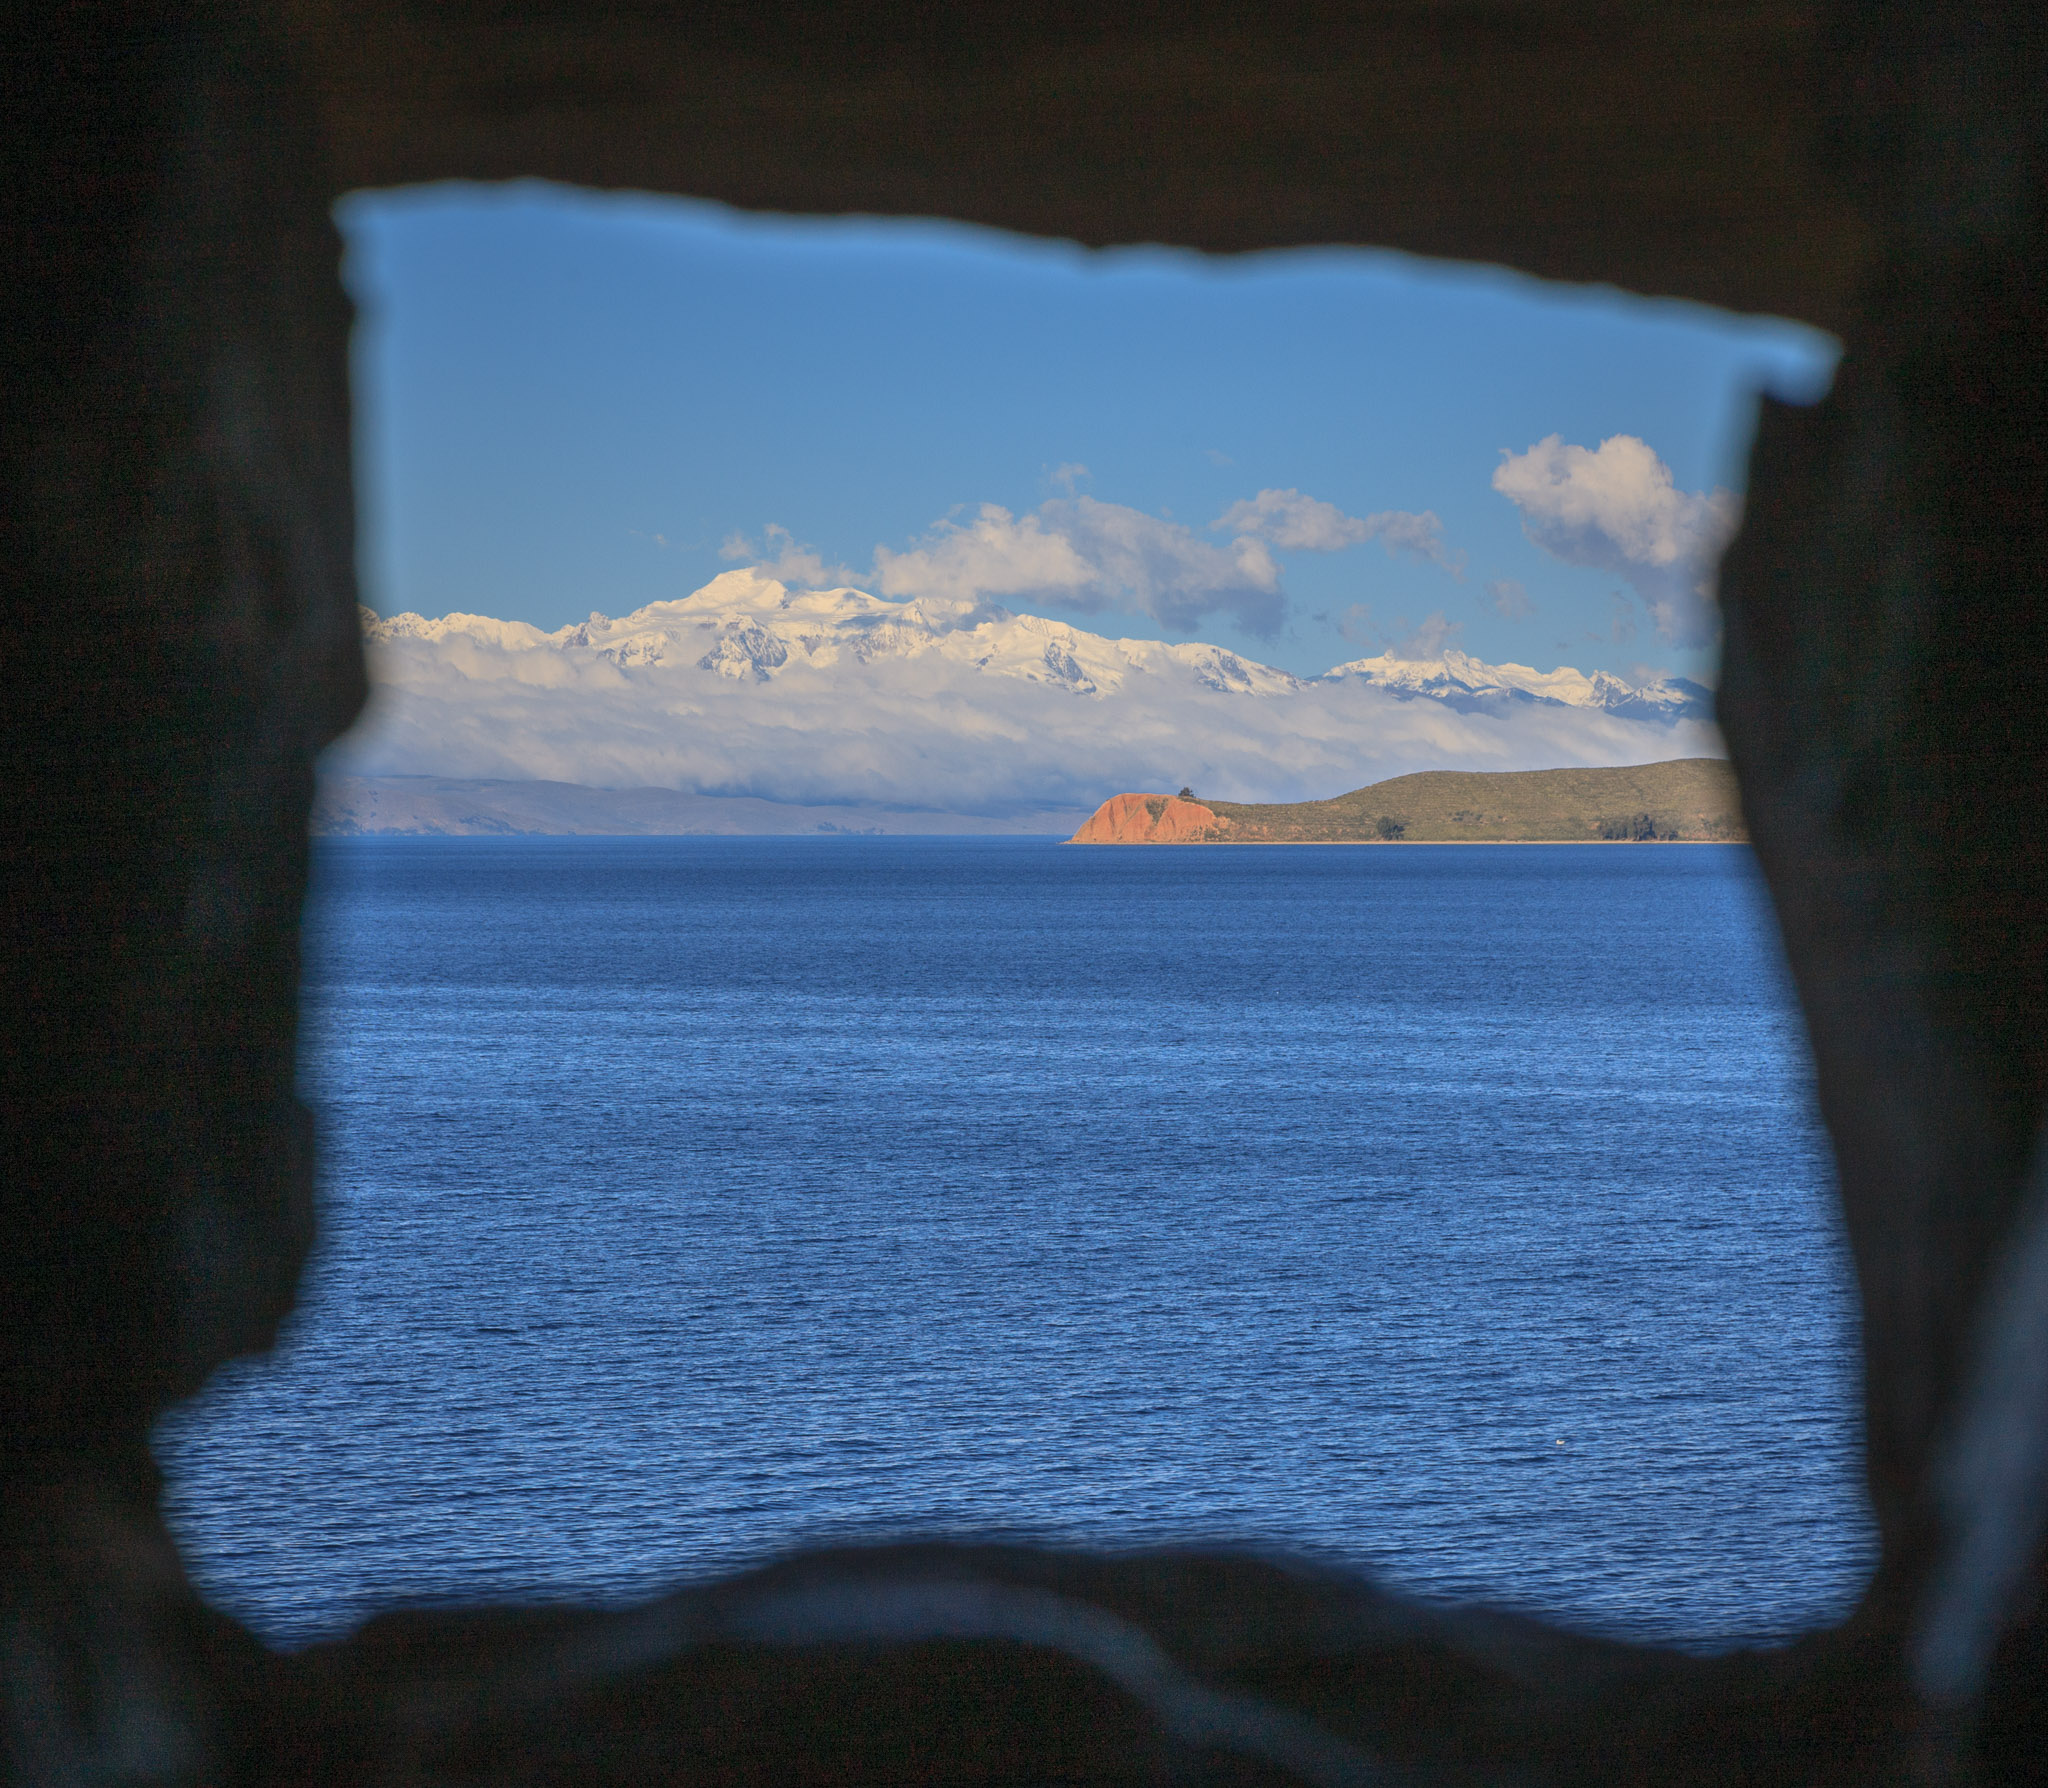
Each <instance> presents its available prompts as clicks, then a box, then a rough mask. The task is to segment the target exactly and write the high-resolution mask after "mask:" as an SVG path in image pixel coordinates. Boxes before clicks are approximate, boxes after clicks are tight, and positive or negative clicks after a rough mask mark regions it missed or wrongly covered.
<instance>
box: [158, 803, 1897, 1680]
mask: <svg viewBox="0 0 2048 1788" xmlns="http://www.w3.org/2000/svg"><path fill="white" fill-rule="evenodd" d="M318 880H319V893H318V898H317V900H316V907H315V916H314V924H313V930H312V938H311V948H310V952H309V965H308V979H309V990H308V997H307V1011H308V1021H309V1051H308V1066H307V1071H306V1072H307V1093H308V1097H309V1099H310V1100H311V1101H312V1103H313V1104H314V1106H315V1107H316V1109H317V1110H318V1112H319V1113H320V1116H321V1119H322V1123H323V1128H324V1136H325V1181H326V1191H325V1197H326V1213H327V1214H326V1231H325V1239H324V1242H323V1245H322V1248H321V1251H320V1253H319V1255H318V1257H317V1259H316V1262H315V1265H314V1268H313V1271H312V1274H311V1277H310V1281H309V1284H308V1287H307V1293H306V1297H305V1300H304V1305H303V1309H302V1311H301V1314H300V1315H299V1317H298V1318H297V1319H296V1320H295V1323H294V1326H293V1327H292V1329H291V1331H290V1333H289V1337H288V1342H287V1345H286V1346H285V1347H284V1348H283V1350H282V1351H281V1352H280V1354H279V1355H278V1356H277V1357H276V1358H275V1359H273V1360H270V1361H266V1362H262V1363H258V1364H251V1365H246V1366H242V1367H238V1368H235V1369H233V1370H231V1371H230V1372H228V1373H226V1374H224V1375H223V1376H222V1378H221V1379H220V1380H219V1381H218V1383H217V1385H216V1387H215V1388H214V1389H213V1390H211V1391H210V1392H209V1393H208V1394H207V1395H206V1397H205V1398H203V1399H202V1400H201V1402H200V1403H199V1404H197V1405H196V1406H194V1407H193V1408H191V1409H189V1410H187V1411H184V1412H181V1413H179V1414H178V1415H176V1416H174V1417H173V1418H172V1419H171V1420H170V1421H168V1422H167V1423H166V1424H165V1426H164V1429H163V1431H162V1434H161V1436H160V1452H161V1454H162V1456H163V1458H164V1460H165V1462H166V1465H167V1467H168V1469H169V1472H170V1475H171V1483H172V1501H173V1508H174V1520H175V1523H176V1525H177V1527H178V1529H179V1531H180V1533H181V1535H182V1536H183V1537H184V1539H185V1540H186V1542H187V1545H188V1548H189V1550H190V1552H191V1553H192V1555H193V1557H194V1559H195V1569H196V1570H197V1572H198V1574H199V1576H200V1577H201V1579H202V1581H203V1582H204V1583H205V1584H206V1586H207V1587H208V1588H209V1589H210V1590H211V1592H212V1593H213V1594H214V1595H215V1596H216V1597H217V1598H218V1599H219V1600H221V1601H222V1602H223V1603H225V1604H226V1605H227V1606H229V1607H230V1608H232V1609H234V1610H235V1611H236V1612H238V1613H240V1614H242V1615H243V1616H245V1617H246V1618H248V1619H250V1620H251V1621H253V1622H254V1623H255V1624H256V1625H257V1626H258V1627H259V1628H260V1629H261V1630H263V1631H264V1632H265V1633H267V1634H269V1635H271V1636H272V1637H274V1638H277V1639H280V1640H284V1641H287V1642H290V1641H297V1640H303V1639H305V1638H309V1637H313V1636H317V1635H322V1634H328V1633H333V1632H335V1631H338V1630H340V1629H342V1628H344V1627H346V1626H347V1625H349V1624H351V1623H352V1622H353V1621H355V1620H356V1619H358V1618H360V1617H361V1616H362V1614H363V1613H365V1612H366V1611H368V1610H369V1609H371V1608H374V1607H376V1606H379V1605H382V1604H386V1603H389V1602H390V1601H392V1600H394V1599H397V1598H401V1597H436V1598H441V1597H451V1596H452V1597H460V1598H475V1597H478V1596H483V1595H500V1594H505V1593H538V1594H546V1595H571V1594H575V1595H586V1594H596V1595H600V1596H605V1597H627V1596H633V1595H637V1594H642V1593H646V1592H648V1591H651V1590H653V1589H655V1588H657V1587H659V1586H660V1585H662V1584H664V1583H667V1582H670V1581H673V1580H675V1579H677V1578H679V1577H685V1576H696V1575H701V1574H705V1573H710V1572H716V1571H722V1570H726V1569H729V1568H732V1567H734V1566H736V1565H739V1564H743V1563H746V1562H749V1561H752V1560H755V1559H758V1558H761V1557H763V1556H765V1555H767V1554H769V1553H772V1552H774V1551H777V1550H779V1549H781V1548H784V1547H786V1546H788V1545H790V1544H792V1543H794V1542H797V1541H800V1540H815V1539H821V1538H838V1537H845V1536H848V1535H862V1536H867V1535H876V1534H882V1533H899V1532H906V1531H930V1530H935V1529H937V1530H946V1531H954V1532H977V1533H987V1532H1001V1533H1006V1534H1022V1535H1030V1536H1037V1537H1045V1538H1054V1539H1060V1540H1085V1541H1089V1542H1107V1543H1114V1544H1121V1543H1151V1542H1158V1541H1165V1540H1187V1539H1219V1538H1220V1539H1227V1540H1231V1541H1250V1542H1256V1543H1262V1544H1271V1543H1277V1544H1281V1545H1284V1546H1288V1547H1292V1548H1308V1549H1313V1550H1315V1551H1318V1552H1321V1553H1324V1554H1328V1555H1335V1556H1337V1557H1339V1558H1341V1559H1344V1560H1346V1561H1350V1562H1352V1563H1355V1564H1358V1565H1361V1566H1364V1567H1366V1568H1368V1569H1371V1570H1374V1571H1376V1572H1378V1573H1380V1574H1382V1575H1384V1576H1386V1577H1389V1578H1392V1579H1394V1580H1397V1581H1399V1582H1402V1583H1405V1584H1407V1585H1410V1586H1413V1587H1416V1588H1420V1589H1424V1590H1427V1591H1430V1592H1433V1593H1440V1594H1450V1595H1473V1594H1484V1595H1487V1596H1490V1597H1494V1598H1501V1599H1506V1600H1510V1601H1513V1602H1515V1603H1519V1604H1521V1605H1524V1606H1529V1607H1536V1608H1541V1609H1546V1610H1551V1611H1555V1612H1559V1613H1562V1614H1565V1615H1567V1616H1568V1617H1570V1618H1572V1619H1574V1620H1576V1621H1578V1622H1580V1623H1581V1624H1586V1625H1591V1626H1595V1627H1599V1628H1602V1629H1605V1630H1609V1631H1615V1632H1623V1633H1629V1634H1635V1635H1656V1636H1670V1637H1684V1638H1689V1639H1694V1640H1702V1641H1711V1642H1726V1641H1728V1640H1732V1639H1740V1638H1751V1639H1753V1638H1759V1637H1768V1636H1772V1635H1777V1634H1783V1633H1786V1632H1789V1631H1792V1630H1794V1629H1796V1628H1798V1627H1799V1626H1801V1625H1804V1624H1808V1623H1811V1622H1813V1621H1816V1620H1819V1619H1823V1618H1828V1617H1830V1616H1832V1615H1835V1614H1837V1613H1839V1612H1840V1611H1841V1610H1842V1609H1843V1608H1844V1607H1845V1606H1846V1604H1847V1602H1848V1600H1849V1599H1850V1598H1851V1597H1852V1596H1853V1594H1854V1592H1855V1589H1856V1586H1857V1584H1858V1582H1859V1580H1860V1578H1861V1575H1862V1573H1863V1572H1864V1571H1865V1570H1866V1569H1867V1567H1868V1564H1869V1561H1870V1559H1871V1556H1872V1541H1871V1538H1870V1533H1869V1528H1868V1522H1867V1517H1866V1514H1865V1511H1864V1507H1863V1503H1862V1499H1861V1496H1860V1492H1859V1490H1858V1488H1857V1482H1856V1473H1857V1457H1856V1438H1855V1430H1854V1425H1853V1403H1854V1398H1855V1378H1854V1345H1855V1342H1854V1327H1853V1311H1852V1308H1851V1305H1850V1300H1849V1294H1848V1285H1847V1273H1846V1267H1845V1263H1844V1259H1843V1253H1842V1248H1841V1244H1840V1240H1839V1237H1838V1235H1837V1231H1836V1226H1835V1219H1834V1217H1833V1213H1832V1211H1831V1208H1830V1205H1829V1193H1828V1169H1827V1164H1826V1157H1825V1154H1824V1151H1823V1148H1822V1144H1821V1140H1820V1137H1819V1135H1818V1132H1817V1130H1816V1126H1815V1121H1814V1119H1813V1116H1812V1113H1811V1109H1810V1106H1811V1095H1810V1090H1809V1086H1808V1079H1807V1069H1806V1065H1805V1058H1804V1045H1803V1042H1802V1040H1801V1037H1800V1033H1799V1030H1798V1023H1797V1018H1796V1014H1795V1013H1794V1011H1793V1009H1792V1006H1791V1003H1790V997H1789V994H1788V993H1787V991H1786V987H1785V983H1784V979H1783V974H1782V970H1781V968H1780V966H1779V964H1778V961H1777V958H1776V955H1775V950H1776V945H1775V941H1774V939H1773V937H1772V934H1771V931H1770V926H1769V921H1768V917H1767V914H1766V911H1765V907H1764V902H1763V898H1762V895H1761V893H1760V891H1759V888H1758V886H1757V883H1756V880H1755V876H1754V871H1753V869H1752V866H1751V863H1750V860H1749V856H1748V853H1747V852H1746V851H1745V850H1743V849H1741V848H1740V847H1734V846H1728V847H1719V846H1698V847H1688V846H1649V845H1645V846H1621V847H1611V848H1593V847H1572V846H1557V847H1519V848H1517V847H1498V848H1485V847H1463V848H1460V847H1455V846H1443V847H1431V846H1401V847H1387V848H1356V849H1343V848H1334V849H1287V848H1267V849H1259V848H1238V849H1229V850H1222V849H1216V850H1199V849H1189V850H1088V849H1062V848H1058V847H1056V846H1054V845H1051V844H1049V843H1039V842H1035V841H1019V840H1010V839H1003V840H992V839H991V840H981V839H968V840H957V839H955V840H900V839H899V840H883V839H875V840H839V839H832V840H816V841H812V840H780V839H773V840H771V839H761V840H754V839H703V840H698V839H505V840H496V839H421V840H406V839H374V838H372V839H346V840H330V841H325V842H323V843H322V844H321V846H320V855H319V876H318Z"/></svg>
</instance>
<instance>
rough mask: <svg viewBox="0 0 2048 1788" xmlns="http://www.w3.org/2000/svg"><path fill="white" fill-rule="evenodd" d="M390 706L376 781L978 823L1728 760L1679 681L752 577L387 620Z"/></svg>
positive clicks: (1690, 687) (359, 750)
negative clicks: (555, 788)
mask: <svg viewBox="0 0 2048 1788" xmlns="http://www.w3.org/2000/svg"><path fill="white" fill-rule="evenodd" d="M364 623H365V634H366V638H367V642H368V645H369V648H370V656H371V664H372V670H373V676H374V679H375V682H376V685H377V690H378V699H377V702H376V704H375V709H374V712H373V717H372V721H371V723H370V724H369V726H368V727H367V728H366V729H365V731H364V732H363V733H362V734H361V736H360V737H358V738H355V739H352V740H351V741H349V742H348V743H347V744H345V745H344V747H343V748H342V750H341V754H340V759H339V760H338V762H339V764H340V765H341V767H346V768H347V769H349V770H352V771H357V772H364V773H374V774H384V775H392V774H420V775H438V776H471V777H478V776H481V777H526V778H532V779H537V780H556V781H565V782H579V783H587V784H593V785H597V786H603V787H614V788H619V787H662V788H680V789H688V790H694V791H700V792H706V793H731V794H750V795H763V796H767V797H768V798H770V799H776V800H784V801H797V800H801V801H833V800H842V801H852V800H870V801H871V800H905V801H908V802H910V803H911V804H913V805H927V806H932V807H934V808H937V809H943V810H946V811H955V812H994V811H998V810H1002V811H1009V810H1011V809H1014V808H1015V807H1016V806H1017V805H1018V804H1019V803H1022V804H1025V805H1030V804H1032V803H1039V804H1042V805H1045V806H1047V807H1051V806H1056V805H1061V804H1066V803H1073V802H1083V803H1088V804H1092V802H1093V801H1094V800H1099V799H1100V798H1101V796H1102V794H1104V793H1115V792H1116V791H1117V790H1118V789H1122V788H1142V787H1152V786H1155V785H1157V786H1164V787H1177V786H1180V785H1181V784H1182V783H1185V782H1188V781H1190V780H1196V781H1199V783H1200V785H1201V786H1202V787H1203V788H1204V790H1205V791H1206V792H1208V793H1211V794H1214V795H1216V796H1217V797H1219V798H1223V799H1237V800H1292V799H1300V798H1304V797H1306V796H1311V795H1329V794H1335V793H1338V792H1341V791H1342V790H1343V789H1346V788H1351V787H1356V786H1358V785H1360V784H1361V783H1364V782H1367V781H1371V780H1375V779H1376V778H1377V777H1378V776H1380V775H1392V774H1399V773H1401V771H1402V770H1406V769H1416V768H1473V769H1481V768H1483V769H1513V768H1537V767H1551V766H1554V765H1562V764H1571V763H1629V762H1646V761H1653V760H1656V759H1660V758H1670V757H1681V756H1698V755H1705V754H1714V753H1718V751H1719V749H1720V747H1719V742H1718V737H1717V735H1715V734H1714V732H1713V730H1712V726H1711V697H1710V695H1709V693H1708V691H1706V690H1705V689H1703V688H1702V687H1700V686H1699V685H1698V684H1695V683H1689V682H1686V681H1684V680H1682V679H1676V678H1668V679H1664V680H1661V681H1658V682H1654V683H1650V684H1646V685H1642V686H1637V685H1632V684H1629V683H1627V682H1624V681H1623V680H1622V679H1620V678H1617V677H1613V676H1610V675H1608V674H1607V673H1605V672H1595V673H1593V674H1592V675H1590V676H1588V675H1586V674H1584V673H1582V672H1579V671H1576V670H1572V669H1569V668H1561V669H1558V670H1554V671H1537V670H1534V669H1531V668H1530V667H1528V666H1526V665H1515V664H1499V665H1494V664H1486V663H1482V662H1481V661H1480V660H1478V659H1476V658H1473V657H1471V656H1470V655H1469V654H1466V653H1464V652H1460V651H1457V650H1455V649H1450V650H1446V651H1444V652H1443V653H1442V654H1441V655H1440V656H1437V657H1434V658H1430V659H1423V660H1417V659H1404V658H1400V657H1397V656H1395V655H1394V654H1392V653H1385V654H1382V655H1381V656H1379V657H1377V658H1361V659H1356V660H1354V661H1352V662H1350V663H1347V664H1340V665H1338V666H1336V667H1335V668H1333V669H1332V670H1329V671H1327V672H1325V673H1324V674H1323V675H1321V676H1318V677H1298V676H1295V675H1293V674H1291V673H1289V672H1287V671H1283V670H1278V669H1275V668H1274V667H1273V666H1271V665H1266V664H1260V663H1258V662H1257V661H1255V660H1253V659H1250V658H1246V657H1244V656H1242V655H1241V654H1239V653H1236V652H1232V651H1229V650H1227V649H1225V648H1223V647H1220V646H1214V645H1206V644H1199V643H1192V642H1190V643H1185V644H1172V643H1168V642H1166V641H1163V640H1156V639H1150V640H1147V639H1109V638H1105V637H1103V636H1102V635H1099V634H1094V633H1088V632H1085V631H1083V630H1082V629H1080V628H1077V627H1073V626H1070V625H1068V624H1067V623H1065V622H1062V621H1054V620H1048V619H1046V618H1044V617H1042V616H1038V615H1029V614H1016V613H1013V612H1011V611H1010V610H1007V609H1004V608H1000V607H997V606H995V605H993V604H991V603H987V602H978V601H974V600H972V599H968V598H953V597H921V598H918V599H916V600H913V601H908V602H899V601H891V600H887V599H885V598H881V597H877V596H873V595H870V594H868V593H867V592H865V591H861V590H856V589H831V590H799V589H791V588H789V587H788V586H786V585H784V584H782V583H780V582H778V581H776V580H775V579H774V578H771V577H768V576H766V575H765V574H763V573H762V572H760V571H757V570H751V569H743V570H736V571H729V572H726V573H725V574H724V575H723V576H720V577H718V578H716V579H714V580H713V581H712V582H711V583H709V584H707V585H705V586H704V587H703V588H702V589H700V590H698V591H696V592H694V593H693V594H691V595H689V596H685V597H682V598H680V599H678V600H674V601H665V602H654V603H650V604H648V605H647V606H646V607H644V608H640V609H637V610H635V611H634V612H633V613H631V614H629V615H625V616H622V617H618V618H616V619H615V618H612V617H609V616H606V615H602V614H592V615H591V617H590V618H589V619H588V620H587V621H580V622H577V623H575V624H573V625H571V626H567V627H562V628H558V629H556V630H555V631H553V632H544V631H543V630H541V629H540V628H538V627H533V626H530V625H528V624H527V623H525V622H520V621H501V620H496V619H493V618H492V617H490V616H485V615H471V614H448V615H443V616H441V617H440V618H438V619H434V620H429V619H426V618H424V617H422V616H419V615H415V614H401V615H393V616H391V617H390V618H389V619H384V620H380V619H378V618H377V617H375V616H374V615H372V614H371V613H370V612H369V611H368V610H365V611H364Z"/></svg>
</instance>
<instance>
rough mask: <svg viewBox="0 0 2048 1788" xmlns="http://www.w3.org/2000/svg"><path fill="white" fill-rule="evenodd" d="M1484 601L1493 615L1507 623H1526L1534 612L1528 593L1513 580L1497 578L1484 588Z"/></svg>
mask: <svg viewBox="0 0 2048 1788" xmlns="http://www.w3.org/2000/svg"><path fill="white" fill-rule="evenodd" d="M1486 600H1487V602H1488V603H1489V604H1490V605H1491V607H1492V608H1493V611H1494V613H1495V614H1497V615H1499V616H1500V617H1501V618H1502V619H1503V620H1507V621H1526V620H1527V619H1528V618H1529V617H1530V616H1531V615H1533V614H1534V613H1535V612H1536V605H1535V603H1533V602H1531V601H1530V600H1529V592H1528V591H1527V590H1526V589H1524V588H1523V587H1522V585H1521V584H1520V583H1518V582H1517V581H1516V580H1515V579H1514V578H1511V577H1498V578H1495V579H1494V580H1493V581H1492V582H1491V583H1489V584H1488V585H1487V586H1486Z"/></svg>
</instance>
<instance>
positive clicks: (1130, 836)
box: [1068, 795, 1230, 844]
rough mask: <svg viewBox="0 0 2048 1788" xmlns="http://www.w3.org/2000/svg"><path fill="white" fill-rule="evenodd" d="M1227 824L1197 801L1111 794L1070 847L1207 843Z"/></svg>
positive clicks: (1220, 833) (1225, 830) (1221, 833)
mask: <svg viewBox="0 0 2048 1788" xmlns="http://www.w3.org/2000/svg"><path fill="white" fill-rule="evenodd" d="M1229 830H1230V821H1228V820H1227V819H1225V818H1224V817H1223V816H1222V815H1221V814H1219V813H1217V812H1216V811H1215V810H1214V809H1213V808H1209V807H1204V806H1203V805H1202V803H1201V802H1199V801H1183V800H1181V799H1180V798H1178V797H1177V796H1173V795H1111V796H1110V798H1109V799H1108V800H1107V801H1105V802H1103V804H1102V805H1101V806H1100V807H1098V808H1096V810H1095V811H1094V813H1092V814H1091V815H1089V818H1088V823H1087V824H1086V825H1084V826H1083V827H1082V828H1081V829H1080V831H1078V832H1076V833H1075V834H1074V836H1073V837H1072V838H1071V839H1070V840H1069V841H1068V842H1069V843H1072V844H1208V843H1210V842H1212V841H1214V840H1215V839H1218V838H1220V837H1222V836H1223V835H1224V834H1226V833H1227V832H1228V831H1229Z"/></svg>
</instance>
